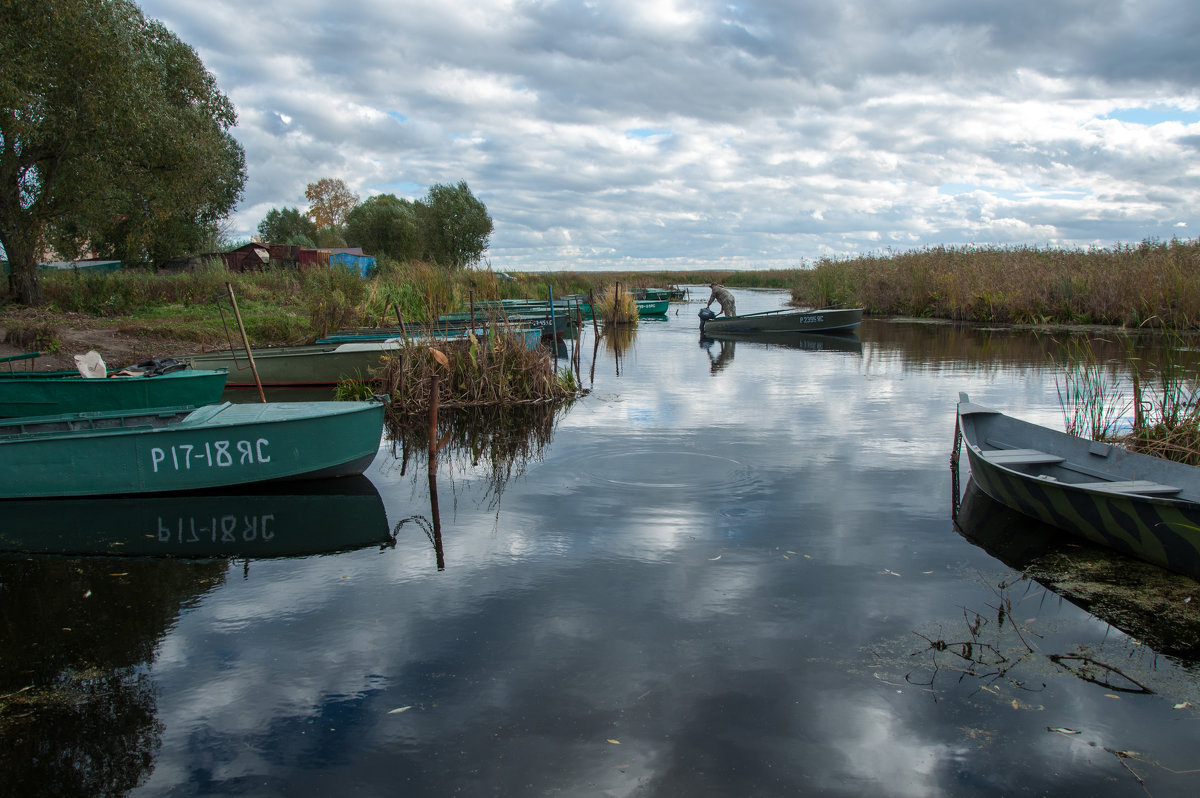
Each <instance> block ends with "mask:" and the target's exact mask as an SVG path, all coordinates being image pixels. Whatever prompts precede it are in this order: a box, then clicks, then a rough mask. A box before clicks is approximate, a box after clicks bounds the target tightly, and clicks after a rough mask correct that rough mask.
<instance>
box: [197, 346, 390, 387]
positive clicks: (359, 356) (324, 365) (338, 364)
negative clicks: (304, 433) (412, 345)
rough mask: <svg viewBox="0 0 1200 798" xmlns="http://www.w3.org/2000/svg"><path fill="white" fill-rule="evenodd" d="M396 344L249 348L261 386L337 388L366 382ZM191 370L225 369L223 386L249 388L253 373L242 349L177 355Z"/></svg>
mask: <svg viewBox="0 0 1200 798" xmlns="http://www.w3.org/2000/svg"><path fill="white" fill-rule="evenodd" d="M399 349H400V346H399V344H395V343H386V342H366V341H363V342H350V343H340V344H316V345H311V346H279V347H271V348H267V349H252V350H250V351H251V353H252V354H253V355H254V366H255V368H256V369H257V370H258V376H259V379H260V380H261V381H262V384H263V385H265V386H274V387H303V386H312V385H337V384H338V383H339V382H341V381H342V380H350V379H368V378H369V377H370V375H371V370H372V369H376V368H379V366H380V360H381V358H384V357H398V356H399ZM177 357H178V358H179V360H182V361H183V362H185V363H187V364H188V365H189V366H191V367H192V368H194V369H225V370H227V371H228V372H229V376H228V378H227V379H226V383H225V384H226V385H229V386H232V387H242V388H244V387H253V386H254V373H253V372H252V371H251V369H250V362H249V360H247V358H246V353H245V351H244V350H239V351H238V352H237V354H236V355H235V354H234V353H233V352H231V351H229V350H222V351H220V352H205V353H203V354H198V355H177Z"/></svg>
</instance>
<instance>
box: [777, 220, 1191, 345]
mask: <svg viewBox="0 0 1200 798" xmlns="http://www.w3.org/2000/svg"><path fill="white" fill-rule="evenodd" d="M798 276H799V280H798V282H797V283H796V284H795V286H794V287H793V288H792V297H793V300H794V301H795V302H796V303H798V304H804V305H812V306H817V307H819V306H823V305H830V304H835V303H839V302H844V303H850V304H856V305H857V304H861V305H862V306H863V307H864V308H866V311H867V312H868V313H871V314H878V315H904V316H919V317H921V316H925V317H936V318H946V319H955V320H962V321H976V322H1006V323H1049V322H1058V323H1091V324H1109V325H1125V326H1138V325H1156V326H1168V327H1186V326H1188V325H1189V324H1190V323H1191V321H1193V320H1195V319H1200V242H1198V241H1180V240H1171V241H1168V242H1157V241H1144V242H1142V243H1141V244H1138V245H1136V246H1134V245H1130V246H1117V247H1116V248H1114V249H1090V250H1061V249H1038V248H1035V247H1012V248H987V247H980V248H973V247H966V248H955V247H936V248H929V249H923V250H916V251H912V252H906V253H899V254H887V255H870V256H863V257H859V258H852V259H846V260H831V259H823V260H821V261H818V262H817V264H816V265H815V266H814V267H813V268H812V269H810V270H807V271H804V272H801V273H800V274H799V275H798Z"/></svg>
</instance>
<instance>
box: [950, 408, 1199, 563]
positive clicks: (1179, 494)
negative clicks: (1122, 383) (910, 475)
mask: <svg viewBox="0 0 1200 798" xmlns="http://www.w3.org/2000/svg"><path fill="white" fill-rule="evenodd" d="M958 423H959V429H960V430H961V432H962V436H963V442H964V443H965V444H966V451H967V460H968V462H969V465H970V469H971V477H972V479H973V480H974V481H975V483H976V484H977V485H978V486H979V488H980V489H981V490H982V491H983V492H984V493H986V494H987V495H988V496H990V497H991V498H992V499H994V500H995V501H997V502H999V503H1001V504H1003V505H1005V506H1007V507H1009V508H1011V509H1013V510H1016V511H1017V512H1020V513H1022V514H1024V515H1027V516H1029V517H1030V518H1035V519H1037V520H1039V521H1042V522H1043V523H1046V524H1049V525H1051V526H1054V527H1057V528H1058V529H1061V530H1063V531H1066V532H1069V533H1071V534H1073V535H1076V536H1078V537H1080V538H1083V539H1085V540H1089V541H1091V542H1093V543H1097V544H1100V545H1104V546H1108V547H1109V548H1112V549H1114V550H1116V551H1120V552H1122V553H1125V554H1128V555H1131V556H1134V557H1138V558H1140V559H1143V560H1146V561H1147V562H1152V563H1154V564H1156V565H1160V566H1162V567H1164V568H1169V569H1171V570H1173V571H1178V572H1180V573H1184V574H1187V575H1188V576H1191V577H1193V578H1196V579H1200V501H1197V497H1198V496H1200V491H1197V486H1196V479H1197V477H1196V475H1195V473H1193V472H1196V471H1197V469H1195V468H1194V467H1192V466H1185V465H1181V464H1178V463H1171V462H1169V461H1166V460H1161V459H1159V458H1155V457H1150V456H1148V455H1141V454H1137V453H1135V452H1128V451H1125V450H1123V449H1120V448H1119V447H1115V446H1109V445H1106V444H1098V443H1094V442H1092V441H1088V440H1085V439H1083V438H1078V437H1075V436H1073V435H1067V434H1066V433H1061V432H1057V431H1055V430H1051V429H1047V428H1045V427H1041V426H1038V425H1035V424H1029V423H1027V422H1023V421H1019V420H1017V419H1013V418H1010V417H1008V416H1005V415H1003V414H1002V413H998V412H996V411H994V410H989V409H987V408H982V407H979V406H978V405H972V404H970V402H969V400H967V399H966V398H965V397H964V398H963V401H961V402H960V403H959V409H958ZM1005 452H1007V453H1008V454H1005ZM1039 454H1045V455H1046V457H1045V458H1041V459H1042V460H1043V462H1040V463H1038V462H1029V461H1033V460H1037V459H1039V457H1038V455H1039ZM1055 458H1057V459H1056V460H1055ZM1138 486H1141V487H1140V488H1139V487H1138ZM1138 489H1141V490H1144V491H1146V493H1134V492H1131V491H1133V490H1138ZM1156 494H1157V495H1156Z"/></svg>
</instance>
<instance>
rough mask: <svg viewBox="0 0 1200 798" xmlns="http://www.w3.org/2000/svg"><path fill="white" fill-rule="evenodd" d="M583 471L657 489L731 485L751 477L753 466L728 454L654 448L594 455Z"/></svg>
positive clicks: (619, 481) (704, 488)
mask: <svg viewBox="0 0 1200 798" xmlns="http://www.w3.org/2000/svg"><path fill="white" fill-rule="evenodd" d="M583 470H584V471H585V472H586V473H588V474H589V475H591V476H592V477H595V478H596V479H598V480H601V481H604V482H609V483H612V484H614V485H628V486H631V487H641V488H654V489H656V490H689V489H692V490H695V489H701V490H708V489H710V488H717V487H724V488H729V487H737V486H740V485H745V484H747V483H749V482H750V480H751V473H750V469H749V468H748V467H747V466H745V465H744V464H742V463H739V462H738V461H737V460H732V459H730V458H728V457H721V456H719V455H713V454H700V453H697V452H664V451H660V450H651V449H647V450H643V451H632V452H621V453H619V454H608V455H605V454H601V455H594V456H592V457H589V458H588V460H587V464H586V466H585V467H584V469H583Z"/></svg>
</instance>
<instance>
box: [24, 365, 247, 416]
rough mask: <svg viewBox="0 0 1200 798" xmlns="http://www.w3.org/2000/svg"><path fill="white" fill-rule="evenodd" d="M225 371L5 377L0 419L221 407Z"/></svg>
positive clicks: (54, 373) (44, 373)
mask: <svg viewBox="0 0 1200 798" xmlns="http://www.w3.org/2000/svg"><path fill="white" fill-rule="evenodd" d="M226 376H227V375H226V372H225V371H223V370H202V371H198V370H195V369H184V370H181V371H173V372H170V373H168V374H158V375H155V376H152V377H147V376H117V375H115V374H114V375H110V376H109V377H107V378H96V379H88V378H85V377H83V376H82V375H80V373H79V372H78V371H15V372H3V371H0V418H18V417H21V416H50V415H57V414H60V413H87V412H99V411H104V410H139V409H142V408H146V407H172V406H179V405H195V406H200V405H206V404H211V403H213V402H219V401H221V393H222V392H223V391H224V390H225V378H226Z"/></svg>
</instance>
